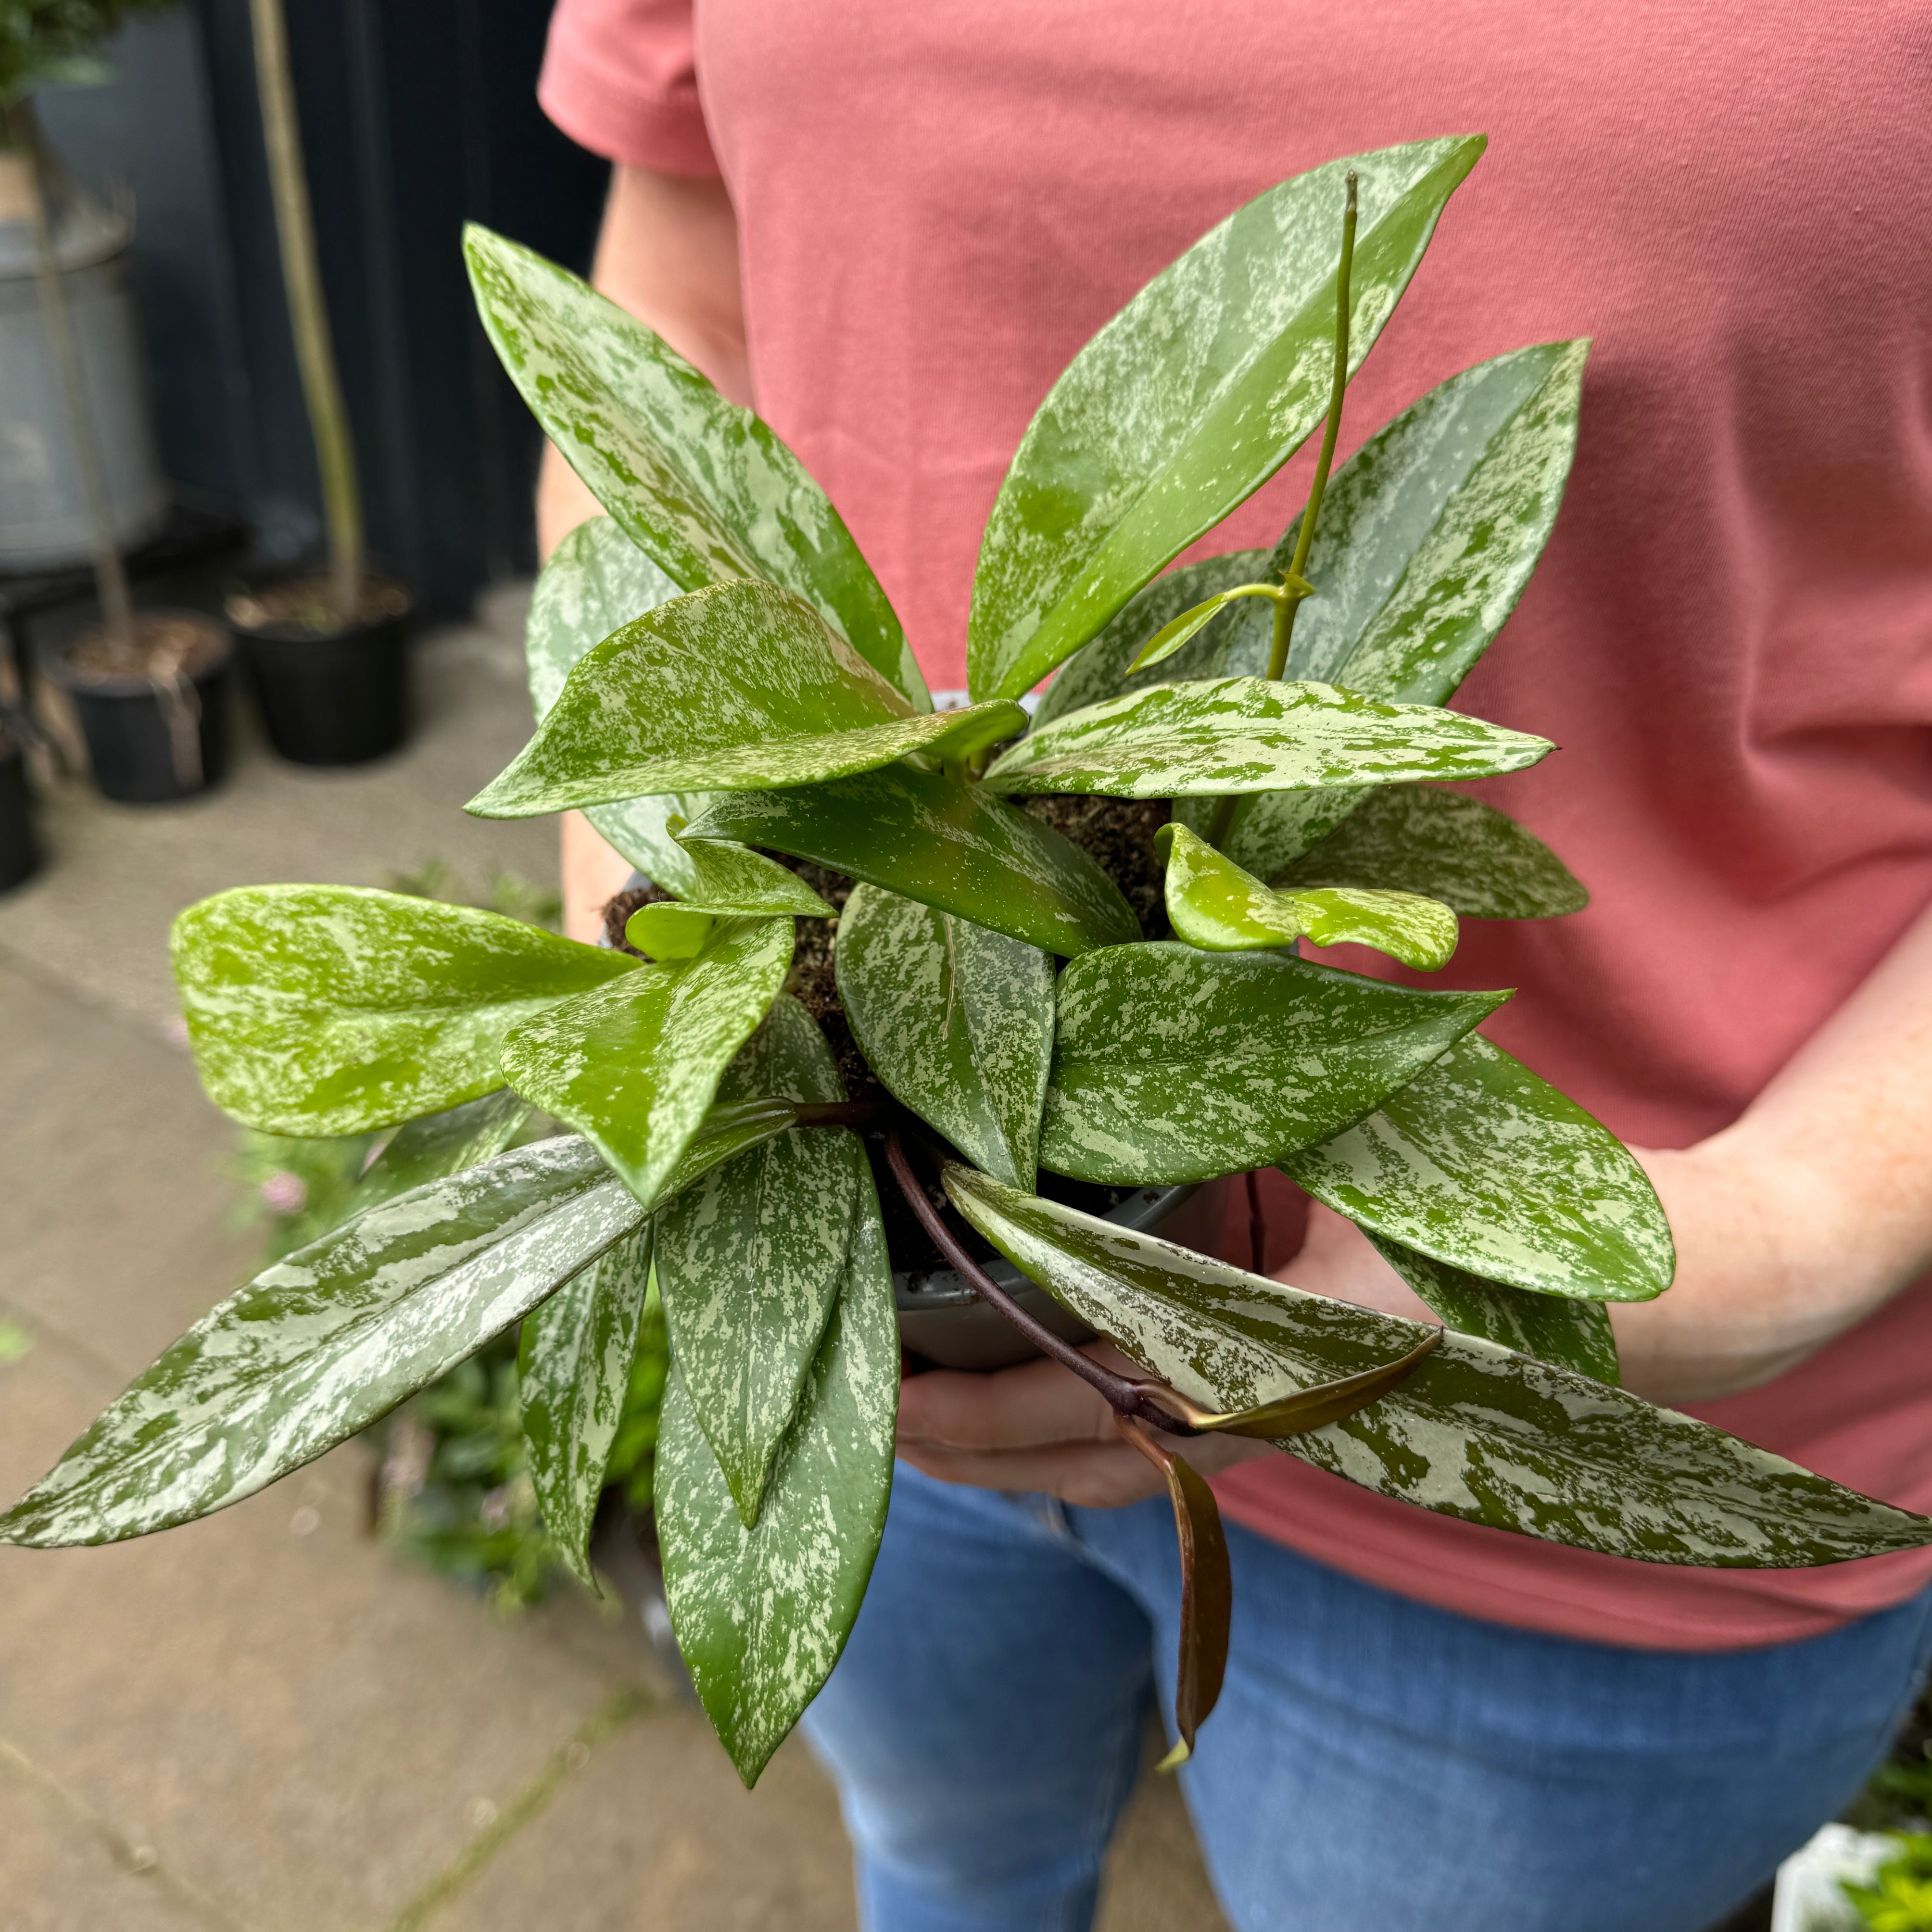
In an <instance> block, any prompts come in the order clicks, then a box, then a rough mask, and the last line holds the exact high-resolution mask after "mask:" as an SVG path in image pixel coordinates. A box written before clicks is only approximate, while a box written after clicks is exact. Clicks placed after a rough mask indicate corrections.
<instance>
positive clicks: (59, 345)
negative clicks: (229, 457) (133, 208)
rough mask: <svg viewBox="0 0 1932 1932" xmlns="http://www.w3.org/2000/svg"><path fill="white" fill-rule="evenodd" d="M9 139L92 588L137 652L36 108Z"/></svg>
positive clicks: (116, 631)
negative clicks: (30, 225)
mask: <svg viewBox="0 0 1932 1932" xmlns="http://www.w3.org/2000/svg"><path fill="white" fill-rule="evenodd" d="M6 116H7V139H8V141H9V142H10V145H13V147H16V148H18V149H19V150H20V152H21V153H22V154H23V155H25V156H26V162H27V183H28V199H29V200H30V201H31V203H32V205H33V218H34V270H35V272H36V274H37V277H38V278H39V282H40V313H41V315H42V317H43V318H44V320H45V322H46V332H47V339H48V343H49V347H51V348H52V350H53V353H54V363H55V367H56V368H58V370H59V371H60V386H61V392H62V399H63V400H64V401H65V403H66V405H67V419H68V434H70V435H71V437H73V439H74V462H75V464H76V466H77V467H78V469H80V484H81V490H82V493H83V494H84V495H85V496H86V499H87V520H88V524H89V539H90V542H91V546H92V550H93V552H94V581H95V589H96V590H97V592H98V595H99V596H100V598H101V624H102V627H103V628H104V629H105V630H106V631H107V634H108V635H109V636H110V637H111V638H112V639H113V640H114V642H115V643H116V644H117V645H120V646H124V648H125V649H127V650H128V651H130V652H131V651H133V649H134V601H133V598H132V597H131V596H130V595H129V594H128V590H127V569H126V567H125V566H124V565H123V564H122V562H121V553H120V551H119V550H118V549H116V548H115V543H114V520H113V510H112V508H111V507H110V505H109V502H108V500H107V482H106V480H105V479H104V477H103V476H102V475H101V445H100V443H99V442H98V440H97V439H96V437H95V428H94V408H93V405H92V403H91V402H90V401H89V398H88V394H87V384H86V380H85V378H84V377H83V374H82V371H81V367H80V350H79V349H78V348H77V346H76V344H75V342H74V320H73V318H72V317H71V315H70V314H68V306H67V288H66V284H65V282H64V281H62V276H61V266H60V257H59V255H58V253H57V252H56V251H55V246H54V233H53V222H52V218H51V217H50V216H49V214H48V212H47V178H48V177H47V167H46V150H45V148H43V145H42V144H41V141H40V121H39V118H38V117H37V115H35V113H34V108H33V104H32V103H31V101H16V102H14V103H13V104H12V105H11V106H10V107H8V108H7V110H6Z"/></svg>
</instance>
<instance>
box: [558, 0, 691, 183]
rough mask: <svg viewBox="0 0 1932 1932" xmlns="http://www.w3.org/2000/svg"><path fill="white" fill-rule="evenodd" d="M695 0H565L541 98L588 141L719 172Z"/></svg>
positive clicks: (662, 163)
mask: <svg viewBox="0 0 1932 1932" xmlns="http://www.w3.org/2000/svg"><path fill="white" fill-rule="evenodd" d="M537 99H538V101H540V102H541V104H542V107H543V110H544V113H546V114H547V115H549V116H550V118H551V119H552V120H553V121H555V122H556V124H557V125H558V126H559V127H561V128H562V130H563V131H564V132H565V133H566V134H568V136H570V138H571V139H572V140H573V141H574V142H577V144H578V145H580V147H585V148H589V150H590V151H591V152H592V154H601V155H603V156H604V158H605V159H606V160H612V161H616V162H619V163H622V164H624V165H625V166H630V167H637V168H650V169H655V171H656V172H658V173H660V174H671V175H715V174H716V173H717V172H718V162H717V158H716V157H715V155H714V154H712V151H711V137H710V136H709V133H707V132H706V129H705V125H704V110H703V107H702V106H701V105H700V103H699V101H698V98H697V53H696V50H695V48H694V44H693V40H692V33H691V0H557V6H556V11H555V12H554V13H552V14H551V16H550V40H549V44H548V46H547V47H546V49H545V50H544V65H543V75H542V77H541V79H540V80H538V83H537Z"/></svg>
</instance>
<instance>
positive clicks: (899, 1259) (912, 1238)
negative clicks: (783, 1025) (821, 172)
mask: <svg viewBox="0 0 1932 1932" xmlns="http://www.w3.org/2000/svg"><path fill="white" fill-rule="evenodd" d="M1022 804H1023V805H1024V808H1025V810H1027V811H1029V812H1031V814H1032V815H1033V816H1034V817H1036V818H1038V819H1040V820H1043V822H1044V823H1046V824H1049V825H1050V826H1052V827H1053V829H1055V831H1056V832H1060V833H1061V835H1063V836H1064V837H1066V838H1069V839H1070V840H1071V841H1073V843H1074V844H1076V845H1078V846H1079V847H1081V849H1082V850H1083V851H1085V852H1087V853H1090V854H1091V856H1093V857H1094V859H1096V860H1097V862H1099V863H1100V865H1101V866H1102V867H1103V868H1104V869H1105V870H1106V871H1107V872H1108V873H1109V874H1110V875H1111V876H1112V878H1113V879H1114V880H1115V883H1117V884H1118V886H1120V888H1121V892H1123V893H1124V895H1126V898H1127V903H1128V904H1130V906H1132V907H1133V909H1134V913H1135V916H1136V918H1138V919H1139V920H1140V922H1141V925H1142V929H1143V930H1144V931H1145V932H1146V934H1147V935H1148V938H1150V939H1163V938H1166V937H1167V935H1168V930H1169V929H1168V923H1167V917H1166V910H1165V906H1164V901H1163V893H1162V889H1161V870H1162V868H1161V864H1160V859H1159V858H1158V857H1157V856H1156V854H1155V852H1154V834H1155V832H1157V831H1159V830H1160V827H1161V826H1163V825H1164V824H1166V822H1167V817H1168V808H1167V806H1166V804H1165V803H1163V802H1143V801H1142V800H1139V799H1118V798H1085V797H1081V798H1076V797H1058V796H1055V797H1043V798H1030V799H1025V800H1023V801H1022ZM766 856H768V857H770V858H773V859H776V860H777V861H778V863H779V864H780V865H785V866H788V867H789V868H790V869H791V870H792V871H793V872H795V873H796V874H797V875H798V876H799V878H801V879H802V880H804V881H805V883H806V884H807V885H808V886H810V887H811V889H812V890H813V891H814V892H816V893H817V895H819V897H820V898H822V899H823V900H824V901H825V902H826V904H827V905H830V906H835V907H838V908H840V909H841V910H842V909H843V908H844V904H845V901H846V900H847V898H850V896H851V892H852V881H851V880H850V879H849V878H847V877H846V876H845V874H844V873H842V872H834V871H828V870H827V869H826V868H825V867H824V866H823V865H814V864H813V863H812V862H811V861H810V860H809V859H793V858H790V857H788V856H787V855H786V854H785V853H782V852H772V853H768V854H767V855H766ZM672 896H673V895H672V894H671V893H670V892H666V891H664V889H663V888H662V887H661V886H654V885H652V886H633V887H632V888H631V889H630V890H628V892H619V893H618V894H617V895H616V897H615V898H613V899H611V900H610V901H608V902H607V904H605V906H604V938H605V939H606V940H607V941H608V943H609V944H610V945H612V946H613V947H616V949H617V950H619V952H622V953H630V954H631V956H632V957H633V958H635V959H643V957H644V955H643V953H639V952H638V951H637V948H636V947H634V946H631V945H628V944H626V943H625V938H624V927H625V923H626V922H627V921H628V919H629V918H630V916H631V913H634V912H635V911H636V910H637V908H638V907H640V906H645V905H652V904H656V903H658V901H661V900H664V899H668V898H671V897H672ZM796 930H797V935H798V937H797V941H796V945H795V946H794V947H793V953H792V962H791V971H790V975H789V976H788V977H787V979H786V980H785V991H786V992H788V993H790V995H792V996H793V998H795V999H796V1000H797V1001H798V1002H799V1004H800V1005H801V1006H802V1007H804V1008H805V1010H806V1012H808V1013H810V1014H811V1016H812V1018H813V1019H815V1020H816V1021H817V1022H818V1024H819V1025H820V1028H822V1029H823V1032H824V1034H825V1038H826V1044H827V1045H828V1046H830V1048H831V1049H832V1058H833V1060H834V1061H835V1062H836V1063H837V1064H838V1073H839V1077H840V1078H841V1079H842V1080H843V1081H844V1083H845V1094H846V1097H847V1099H848V1100H872V1101H888V1102H889V1101H890V1100H891V1099H892V1096H891V1094H889V1093H888V1092H887V1091H886V1088H885V1086H884V1085H883V1083H882V1082H880V1079H879V1078H878V1076H877V1075H876V1074H874V1073H873V1071H872V1070H871V1067H870V1066H869V1065H868V1064H867V1063H866V1060H865V1055H863V1054H862V1053H861V1052H859V1043H858V1042H857V1041H856V1040H854V1039H853V1037H852V1028H851V1026H850V1023H849V1022H847V1019H846V1017H845V1008H844V1003H843V1002H842V1001H841V1000H840V998H839V997H838V982H837V980H836V978H835V975H834V971H833V966H832V950H833V947H834V944H835V941H836V937H837V933H838V922H836V921H835V920H834V919H799V920H798V921H797V922H796ZM919 1134H920V1136H922V1138H923V1139H924V1140H925V1141H926V1142H929V1143H931V1144H932V1145H933V1146H934V1147H935V1148H937V1149H938V1150H939V1151H943V1152H948V1153H950V1152H951V1151H952V1150H951V1149H950V1148H946V1147H945V1146H944V1143H943V1142H941V1141H940V1140H939V1138H938V1136H937V1135H936V1134H935V1133H933V1131H932V1129H930V1128H929V1127H924V1126H923V1125H921V1126H920V1127H919ZM865 1150H866V1152H867V1154H868V1155H869V1156H870V1157H871V1163H872V1178H873V1179H874V1182H875V1183H876V1184H877V1187H878V1190H879V1208H880V1214H881V1215H882V1217H883V1219H884V1221H885V1224H886V1246H887V1247H888V1248H889V1250H890V1251H891V1254H892V1266H893V1267H894V1268H896V1269H900V1270H902V1271H905V1272H907V1273H909V1274H935V1273H937V1272H938V1271H940V1270H941V1269H944V1268H947V1267H949V1266H950V1263H949V1262H947V1260H946V1259H945V1257H944V1256H943V1255H941V1253H940V1252H939V1250H938V1248H937V1247H935V1246H934V1244H933V1241H932V1237H931V1236H930V1235H928V1234H927V1233H926V1230H925V1229H923V1228H922V1226H920V1225H919V1220H918V1218H917V1217H916V1215H914V1214H913V1211H912V1209H911V1208H910V1206H908V1205H907V1202H906V1201H905V1199H904V1197H903V1196H901V1194H900V1193H899V1190H898V1185H897V1184H896V1183H895V1181H893V1179H892V1174H891V1172H890V1171H889V1169H887V1167H886V1158H885V1148H884V1143H883V1136H880V1135H878V1134H870V1135H868V1136H867V1137H866V1142H865ZM912 1151H913V1158H914V1160H916V1161H917V1162H918V1163H919V1166H921V1168H922V1170H924V1171H925V1172H926V1175H927V1177H928V1178H927V1181H926V1196H927V1198H928V1199H929V1200H930V1201H931V1202H932V1204H933V1205H934V1206H935V1207H936V1208H940V1209H941V1210H942V1211H944V1212H945V1213H946V1214H947V1218H948V1220H949V1222H950V1225H951V1226H952V1228H953V1232H954V1233H955V1234H956V1235H958V1236H959V1239H960V1241H962V1244H964V1246H965V1249H966V1250H967V1252H968V1253H969V1254H971V1256H973V1257H974V1259H975V1260H977V1261H980V1262H990V1261H994V1260H996V1259H998V1256H997V1255H996V1254H995V1251H994V1250H993V1248H992V1247H991V1245H990V1244H989V1243H987V1242H986V1241H984V1240H983V1239H982V1238H980V1235H977V1234H976V1233H975V1232H974V1231H973V1229H971V1228H969V1227H968V1226H967V1225H966V1224H965V1223H964V1222H963V1221H962V1220H960V1219H959V1217H958V1216H957V1215H956V1214H953V1213H952V1212H951V1210H950V1208H948V1207H947V1201H946V1197H945V1195H944V1193H943V1192H942V1191H941V1188H940V1186H939V1183H938V1180H937V1178H934V1177H933V1172H932V1163H930V1162H929V1161H926V1160H920V1157H919V1149H918V1148H917V1145H916V1143H914V1144H913V1148H912ZM1133 1192H1134V1190H1133V1189H1132V1188H1129V1187H1100V1186H1097V1185H1096V1184H1093V1183H1091V1182H1089V1181H1072V1180H1069V1179H1068V1178H1066V1177H1065V1176H1064V1175H1058V1174H1048V1173H1046V1172H1043V1173H1042V1174H1041V1175H1040V1193H1042V1194H1043V1195H1044V1196H1046V1198H1047V1199H1049V1200H1051V1201H1059V1202H1064V1203H1065V1204H1066V1205H1067V1206H1069V1207H1071V1208H1079V1209H1081V1210H1082V1211H1083V1212H1084V1213H1086V1214H1106V1213H1107V1212H1108V1211H1109V1209H1111V1208H1115V1207H1118V1205H1120V1203H1121V1202H1123V1201H1124V1200H1125V1199H1127V1197H1128V1196H1129V1195H1130V1194H1131V1193H1133Z"/></svg>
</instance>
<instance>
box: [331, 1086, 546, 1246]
mask: <svg viewBox="0 0 1932 1932" xmlns="http://www.w3.org/2000/svg"><path fill="white" fill-rule="evenodd" d="M529 1112H530V1109H529V1103H528V1102H527V1101H526V1100H523V1098H522V1097H521V1096H520V1095H519V1094H512V1093H511V1091H510V1090H509V1089H508V1088H507V1087H499V1088H497V1090H496V1092H495V1093H493V1094H484V1096H483V1097H482V1099H481V1100H466V1101H464V1102H463V1105H462V1106H460V1107H451V1108H449V1109H446V1111H445V1112H442V1113H440V1114H425V1115H424V1116H423V1117H422V1119H421V1120H419V1121H407V1122H405V1123H404V1125H402V1126H401V1127H398V1129H397V1130H396V1131H395V1133H394V1134H392V1136H390V1137H389V1143H388V1145H386V1146H385V1147H384V1148H383V1151H382V1152H381V1153H380V1154H379V1155H377V1157H376V1159H375V1160H374V1162H373V1163H371V1166H370V1167H369V1169H368V1172H367V1173H365V1175H363V1177H362V1179H361V1180H360V1181H358V1182H357V1183H356V1191H355V1193H353V1194H352V1195H351V1196H350V1197H349V1205H348V1207H347V1208H346V1209H345V1210H344V1213H343V1217H342V1218H343V1220H345V1221H346V1220H348V1219H349V1217H350V1215H352V1214H362V1213H363V1212H364V1211H365V1210H366V1209H368V1208H374V1207H375V1206H376V1205H377V1204H378V1203H380V1202H384V1201H392V1200H394V1199H395V1197H396V1196H398V1194H407V1193H408V1192H409V1191H410V1189H411V1188H413V1187H424V1186H426V1185H427V1184H428V1183H429V1182H431V1181H440V1180H442V1179H443V1177H444V1175H449V1174H460V1173H461V1172H463V1169H465V1168H466V1167H477V1166H481V1164H482V1163H484V1161H486V1160H489V1159H490V1157H492V1156H493V1155H495V1154H501V1153H502V1151H503V1150H504V1149H505V1148H506V1147H508V1145H510V1143H511V1142H512V1141H513V1140H514V1139H516V1137H517V1134H518V1133H519V1132H520V1130H521V1129H522V1127H523V1123H524V1121H526V1120H527V1119H529Z"/></svg>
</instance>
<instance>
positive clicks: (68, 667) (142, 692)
mask: <svg viewBox="0 0 1932 1932" xmlns="http://www.w3.org/2000/svg"><path fill="white" fill-rule="evenodd" d="M134 614H135V616H136V617H174V618H187V619H190V620H191V621H193V622H195V623H197V624H199V625H202V626H203V627H204V628H205V630H207V631H208V632H209V633H211V634H212V635H213V636H214V637H216V638H217V639H218V640H220V645H221V650H220V655H218V656H217V657H216V658H214V659H213V660H212V661H211V662H209V663H208V664H204V665H202V667H201V669H200V670H197V671H190V673H188V675H189V677H190V679H192V680H193V682H195V683H196V684H205V683H206V682H208V679H210V678H212V677H217V676H220V673H222V672H223V671H224V670H226V669H227V668H228V665H229V661H230V660H231V659H232V658H233V656H234V655H235V640H234V639H233V638H232V637H230V636H229V634H228V628H227V626H226V625H224V624H223V622H222V621H221V619H220V618H219V617H213V616H209V614H208V613H207V612H206V611H205V610H190V609H188V608H187V607H186V606H185V605H176V604H142V605H140V606H139V607H137V608H136V610H135V613H134ZM83 634H84V632H82V631H77V632H76V633H75V634H74V636H72V637H69V638H68V639H67V640H65V642H64V643H61V644H59V645H58V646H55V649H52V650H51V651H49V652H46V654H45V655H43V657H42V658H41V660H40V669H41V670H42V672H43V673H44V674H45V675H46V676H47V677H48V678H49V679H52V682H54V683H55V684H57V685H58V686H59V687H60V688H61V689H62V691H65V692H66V693H67V694H68V695H69V696H70V697H148V698H151V697H153V696H154V683H153V681H152V680H151V679H148V678H145V677H133V676H128V675H127V674H125V673H115V675H113V676H110V677H101V676H97V675H96V674H95V673H92V672H86V671H77V670H75V669H74V665H73V664H72V662H71V657H72V653H73V651H74V646H76V645H77V643H80V639H81V637H82V636H83Z"/></svg>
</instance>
